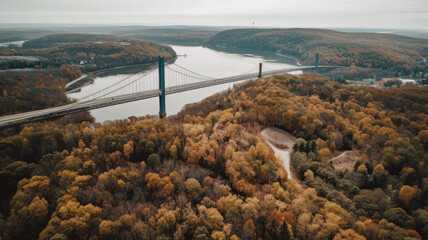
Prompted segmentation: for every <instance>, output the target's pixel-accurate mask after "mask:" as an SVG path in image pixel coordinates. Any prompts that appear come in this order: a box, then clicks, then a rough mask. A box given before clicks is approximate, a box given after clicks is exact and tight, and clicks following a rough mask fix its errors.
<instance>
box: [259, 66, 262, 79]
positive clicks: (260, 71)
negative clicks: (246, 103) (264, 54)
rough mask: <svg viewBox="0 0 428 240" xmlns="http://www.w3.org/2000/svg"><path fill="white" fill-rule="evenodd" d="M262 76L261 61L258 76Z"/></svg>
mask: <svg viewBox="0 0 428 240" xmlns="http://www.w3.org/2000/svg"><path fill="white" fill-rule="evenodd" d="M261 77H262V63H259V78H261Z"/></svg>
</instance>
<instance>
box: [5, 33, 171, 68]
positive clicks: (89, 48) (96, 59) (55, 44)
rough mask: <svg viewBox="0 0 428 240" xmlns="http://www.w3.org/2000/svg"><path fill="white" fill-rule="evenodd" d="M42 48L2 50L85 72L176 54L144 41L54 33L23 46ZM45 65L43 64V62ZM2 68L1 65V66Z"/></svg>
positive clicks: (55, 65)
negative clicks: (74, 65) (80, 66)
mask: <svg viewBox="0 0 428 240" xmlns="http://www.w3.org/2000/svg"><path fill="white" fill-rule="evenodd" d="M30 46H32V47H44V46H49V47H48V48H40V49H38V48H34V49H21V50H15V51H13V50H3V51H0V55H3V56H38V57H43V58H45V59H48V60H49V62H48V63H47V64H48V65H51V66H54V67H59V66H61V65H63V64H77V65H82V67H84V71H93V70H98V69H104V68H111V67H117V66H124V65H131V64H145V63H152V62H155V61H156V59H157V57H158V56H164V57H165V58H166V59H174V58H175V57H176V54H175V52H174V50H173V49H172V48H170V47H168V46H162V45H159V44H156V43H153V42H150V41H147V40H140V39H135V38H121V37H115V36H108V35H91V34H56V35H49V36H46V37H42V38H39V39H36V40H31V41H29V42H27V43H26V45H25V47H30ZM45 64H46V63H45ZM3 65H4V64H3Z"/></svg>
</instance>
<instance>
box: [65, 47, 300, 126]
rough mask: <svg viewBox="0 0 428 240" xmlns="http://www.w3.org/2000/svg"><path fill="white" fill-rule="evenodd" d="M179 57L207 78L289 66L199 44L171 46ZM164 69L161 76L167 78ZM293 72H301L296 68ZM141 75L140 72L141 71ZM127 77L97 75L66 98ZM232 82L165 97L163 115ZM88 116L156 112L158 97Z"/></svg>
mask: <svg viewBox="0 0 428 240" xmlns="http://www.w3.org/2000/svg"><path fill="white" fill-rule="evenodd" d="M171 47H172V48H173V49H174V51H175V52H176V53H177V55H186V56H185V57H184V56H179V57H178V58H177V60H176V61H175V63H176V64H177V65H180V66H182V67H184V68H187V69H189V70H192V71H194V72H197V73H199V74H203V75H206V76H210V77H218V78H220V77H230V76H235V75H240V74H247V73H254V72H257V71H258V70H257V69H258V65H259V63H260V62H261V63H263V69H264V70H273V69H279V68H286V67H293V66H296V65H295V64H290V59H287V58H285V57H284V58H281V57H280V56H276V57H269V56H268V57H266V56H265V57H263V56H258V55H252V54H245V53H228V52H223V51H218V50H213V49H210V48H205V47H200V46H190V47H189V46H175V45H173V46H171ZM168 73H169V72H168V70H166V73H165V76H166V81H168ZM295 73H301V71H297V72H295ZM141 74H143V73H141ZM127 76H129V75H128V74H119V75H111V76H104V77H98V78H95V79H94V83H93V84H91V85H88V86H86V87H83V88H82V89H81V91H80V92H77V93H70V94H68V97H70V98H74V99H79V98H81V97H84V96H87V95H89V94H90V93H93V92H96V91H98V90H100V89H102V88H105V87H106V86H109V85H111V84H113V83H115V82H117V81H120V80H121V79H123V78H125V77H127ZM233 84H234V83H229V84H223V85H218V86H212V87H209V88H202V89H196V90H192V91H188V92H183V93H176V94H172V95H167V96H166V113H167V115H174V114H177V113H178V112H179V111H181V109H182V108H183V107H184V106H185V105H186V104H188V103H193V102H198V101H201V100H202V99H204V98H206V97H208V96H210V95H212V94H214V93H217V92H221V91H224V90H227V89H229V88H232V87H233ZM90 112H91V115H92V116H93V117H95V120H96V121H97V122H104V121H107V120H116V119H126V118H128V117H129V116H137V117H138V116H145V115H158V113H159V100H158V98H152V99H146V100H141V101H136V102H131V103H125V104H121V105H116V106H111V107H106V108H101V109H95V110H91V111H90Z"/></svg>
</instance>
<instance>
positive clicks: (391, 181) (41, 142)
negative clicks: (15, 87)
mask: <svg viewBox="0 0 428 240" xmlns="http://www.w3.org/2000/svg"><path fill="white" fill-rule="evenodd" d="M427 101H428V88H426V87H402V88H399V89H392V90H378V89H374V88H369V87H356V86H348V85H343V84H339V83H337V82H331V81H329V80H327V79H325V78H322V77H320V76H318V75H301V76H295V75H280V76H274V77H270V78H265V79H260V80H255V81H247V82H244V83H242V84H239V85H237V86H236V87H235V88H233V89H231V90H230V91H227V92H224V93H222V94H215V95H213V96H211V97H209V98H207V99H205V100H203V101H202V102H200V103H195V104H189V105H187V106H186V107H185V108H184V109H183V111H182V112H180V113H179V114H178V116H176V117H169V118H165V119H162V120H154V119H150V118H148V119H145V118H141V119H138V118H136V117H130V118H129V121H113V122H111V123H108V124H105V125H102V124H94V125H91V124H90V123H89V122H82V123H80V124H67V125H65V126H63V125H60V124H57V123H52V122H51V123H47V124H41V123H34V124H28V125H26V126H24V127H22V128H21V130H20V133H19V134H17V135H13V136H4V137H3V138H1V139H0V169H1V171H0V190H1V192H2V195H1V196H0V211H1V214H0V234H1V237H2V239H6V240H7V239H34V238H39V239H52V238H53V239H231V240H237V239H267V240H274V239H325V240H327V239H370V240H372V239H373V240H374V239H397V240H398V239H421V238H427V237H428V229H427V227H426V226H428V211H427V206H428V202H427V199H428V198H427V196H428V181H427V178H426V176H427V173H428V165H427V156H428V155H427V151H428V131H427V121H426V119H427V112H426V106H425V104H426V102H427ZM264 126H275V127H278V128H281V129H283V130H285V131H288V132H289V133H292V134H293V135H295V136H296V137H297V138H298V139H297V140H296V143H295V145H294V147H293V153H292V154H291V162H292V166H293V171H294V172H293V176H296V177H297V178H298V179H300V181H301V185H297V184H296V183H294V182H293V181H292V180H288V178H287V172H286V171H285V169H284V167H283V166H282V164H281V162H280V161H279V159H278V158H277V157H275V155H274V153H273V151H272V150H271V149H270V148H269V147H268V146H267V145H266V143H265V142H264V141H263V140H262V138H261V137H260V135H259V133H260V131H261V129H262V128H263V127H264ZM351 149H353V150H354V151H356V152H359V153H361V156H360V157H359V159H358V160H357V162H356V163H355V165H354V166H353V168H351V169H348V170H346V171H340V170H335V169H334V168H333V167H332V166H331V164H330V163H329V159H331V158H333V157H334V156H336V155H339V153H340V152H343V151H348V150H351Z"/></svg>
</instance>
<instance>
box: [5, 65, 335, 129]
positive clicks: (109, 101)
mask: <svg viewBox="0 0 428 240" xmlns="http://www.w3.org/2000/svg"><path fill="white" fill-rule="evenodd" d="M338 67H341V66H319V67H318V68H338ZM313 68H315V66H301V67H294V68H288V69H278V70H272V71H266V72H263V77H269V76H273V75H277V74H282V73H287V72H293V71H300V70H307V69H313ZM257 77H258V73H251V74H245V75H238V76H233V77H227V78H220V79H214V80H208V81H202V82H197V83H190V84H184V85H180V86H174V87H168V88H166V89H165V95H168V94H174V93H179V92H185V91H190V90H193V89H199V88H205V87H210V86H214V85H221V84H225V83H231V82H238V81H243V80H250V79H256V78H257ZM160 95H161V91H160V90H158V89H155V90H149V91H144V92H138V93H130V94H124V95H121V96H117V97H108V98H102V99H95V100H91V101H87V102H75V103H70V104H67V105H63V106H58V107H53V108H47V109H42V110H37V111H31V112H25V113H19V114H13V115H8V116H3V117H0V128H3V127H9V126H13V125H19V124H23V123H28V122H34V121H40V120H44V119H49V118H55V117H59V116H64V115H68V114H72V113H77V112H83V111H87V110H92V109H97V108H103V107H108V106H113V105H118V104H123V103H128V102H133V101H139V100H143V99H148V98H154V97H158V96H160Z"/></svg>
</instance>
